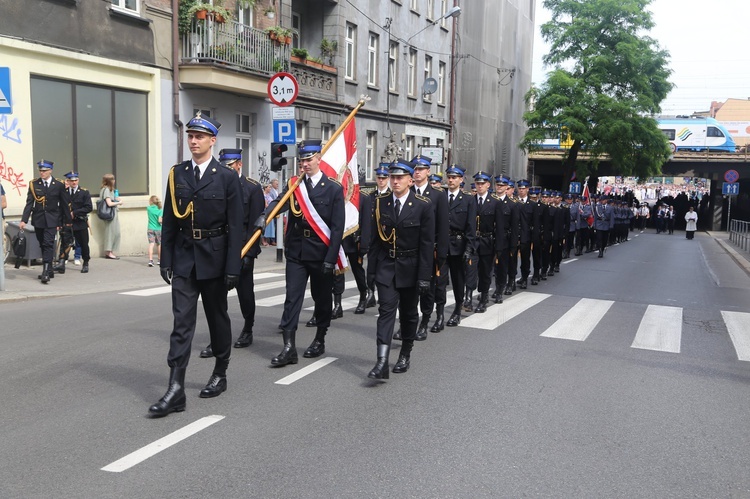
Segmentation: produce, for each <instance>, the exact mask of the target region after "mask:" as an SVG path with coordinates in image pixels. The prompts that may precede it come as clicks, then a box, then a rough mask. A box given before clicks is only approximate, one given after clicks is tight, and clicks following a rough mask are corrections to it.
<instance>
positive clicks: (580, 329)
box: [541, 298, 615, 341]
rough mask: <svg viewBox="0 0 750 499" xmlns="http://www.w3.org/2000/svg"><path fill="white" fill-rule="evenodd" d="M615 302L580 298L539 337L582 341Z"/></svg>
mask: <svg viewBox="0 0 750 499" xmlns="http://www.w3.org/2000/svg"><path fill="white" fill-rule="evenodd" d="M614 303H615V302H613V301H610V300H594V299H591V298H582V299H581V300H579V301H578V303H576V304H575V305H574V306H573V307H572V308H571V309H570V310H568V311H567V312H565V314H564V315H563V316H562V317H560V318H559V319H558V320H557V322H555V323H554V324H552V325H551V326H550V327H549V328H547V330H546V331H544V332H543V333H542V334H541V336H544V337H547V338H559V339H564V340H575V341H584V340H586V338H588V337H589V335H590V334H591V332H592V331H593V330H594V328H595V327H596V325H597V324H599V321H600V320H602V318H603V317H604V314H606V313H607V311H608V310H609V309H610V307H611V306H612V305H613V304H614Z"/></svg>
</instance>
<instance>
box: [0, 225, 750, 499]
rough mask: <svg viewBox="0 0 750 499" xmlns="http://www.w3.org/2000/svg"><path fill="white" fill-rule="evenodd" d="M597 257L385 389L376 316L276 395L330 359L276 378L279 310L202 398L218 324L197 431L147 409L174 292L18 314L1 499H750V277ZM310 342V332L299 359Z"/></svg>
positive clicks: (705, 243) (669, 261)
mask: <svg viewBox="0 0 750 499" xmlns="http://www.w3.org/2000/svg"><path fill="white" fill-rule="evenodd" d="M595 255H596V254H595V253H592V254H588V255H584V256H582V257H580V258H578V259H571V260H567V261H566V262H565V264H564V265H563V268H562V272H561V273H560V274H557V275H556V276H555V277H552V278H549V279H548V280H547V281H544V282H542V283H541V284H540V285H539V286H529V290H527V291H526V292H523V293H521V292H519V293H516V294H515V295H514V296H513V297H512V298H511V299H508V300H506V302H505V303H503V304H501V305H494V306H493V307H492V308H490V310H488V312H487V313H485V314H483V315H482V316H481V317H476V318H466V319H465V320H464V324H462V325H461V326H460V327H457V328H446V330H445V331H444V332H442V333H440V334H430V337H429V339H428V341H426V342H422V343H417V344H416V346H415V350H414V352H413V354H412V366H411V369H410V370H409V372H408V373H405V374H391V378H390V380H388V381H386V382H374V381H372V380H369V379H367V377H366V375H367V372H368V371H369V370H370V369H371V368H372V366H373V365H374V363H375V360H376V359H375V357H376V348H375V314H376V311H375V309H368V310H367V313H366V314H365V315H363V316H362V315H353V314H352V310H351V309H350V310H348V311H346V312H345V315H344V318H343V319H338V320H336V321H334V326H333V327H332V328H331V330H330V331H329V335H328V340H327V352H326V355H325V356H324V357H323V358H335V359H336V360H333V361H330V363H328V364H327V365H325V366H323V367H321V368H320V369H318V370H316V371H314V372H312V373H310V374H308V375H306V376H303V377H301V378H300V379H298V380H296V381H294V382H292V383H291V384H288V385H281V384H277V382H278V381H279V380H281V379H282V378H284V377H286V376H288V375H290V374H293V373H295V372H297V371H299V370H300V369H302V368H305V367H307V366H310V365H312V364H313V363H314V362H316V361H318V360H320V359H302V357H301V356H300V363H299V364H298V365H296V366H286V367H284V368H278V369H275V368H271V367H269V366H270V363H269V361H270V359H271V357H273V356H274V355H276V354H277V353H278V352H279V350H280V348H281V338H280V335H279V334H277V332H276V325H277V324H278V321H279V317H280V316H281V307H280V306H278V305H272V306H260V307H259V308H258V313H257V319H256V327H255V343H254V344H253V345H252V346H251V347H250V348H247V349H244V350H235V351H234V352H233V355H232V361H231V363H230V367H229V373H228V375H229V378H228V380H229V390H228V391H227V392H226V393H224V394H222V395H221V396H220V397H218V398H215V399H200V398H199V397H198V392H199V391H200V389H201V388H202V387H203V385H204V384H205V382H206V381H207V380H208V377H209V376H210V374H211V369H212V367H213V361H212V360H205V359H199V358H198V352H199V351H200V349H201V348H202V347H204V346H205V343H206V342H207V338H208V334H207V332H206V331H207V329H206V326H205V320H204V319H203V318H202V317H200V314H199V327H198V332H197V333H196V340H195V341H194V343H193V351H194V353H195V355H194V357H193V359H191V364H190V366H189V367H188V372H187V378H186V384H187V391H188V405H187V410H186V411H185V412H182V413H178V414H172V415H170V416H168V417H166V418H163V419H149V418H148V417H147V408H148V406H149V405H150V404H151V403H153V402H155V401H156V400H158V399H159V397H161V395H163V393H164V390H165V388H166V383H167V378H168V368H167V366H166V353H167V349H168V343H169V331H170V328H171V311H170V303H171V302H170V296H169V294H168V293H161V294H155V295H153V296H134V295H125V294H119V293H117V292H112V293H105V294H96V295H85V296H73V297H60V298H48V299H40V300H32V301H27V302H16V303H2V304H0V320H1V322H0V324H1V325H0V344H2V345H3V348H2V349H1V350H0V374H1V375H2V379H3V382H2V385H1V386H2V388H0V393H2V400H3V403H2V406H1V407H0V416H1V419H2V422H3V424H2V433H3V436H2V445H1V446H0V459H1V460H2V463H3V466H2V467H1V468H0V497H92V498H107V497H117V498H121V497H208V496H212V497H228V498H229V497H232V498H234V497H237V498H239V497H263V498H266V497H393V496H398V497H430V498H435V497H441V498H442V497H445V498H453V497H527V496H538V497H627V498H633V497H649V498H650V497H688V496H690V497H750V474H748V473H747V470H748V469H750V453H748V452H747V446H748V442H750V428H749V425H748V416H747V409H748V400H749V399H750V362H748V361H744V360H738V355H740V353H739V352H741V351H742V350H741V349H742V348H743V347H742V345H741V344H739V343H737V340H733V339H732V337H731V336H730V334H729V326H728V320H729V319H727V317H729V316H732V314H726V313H727V312H730V313H745V312H748V311H750V292H749V290H750V277H748V275H747V274H746V273H745V272H744V271H743V270H741V269H740V267H739V266H737V265H736V263H735V262H734V261H733V260H732V259H731V258H730V257H729V255H728V254H727V253H725V252H724V250H723V249H722V248H721V247H720V246H719V245H718V244H717V243H716V241H715V240H713V239H712V238H709V237H706V236H703V235H701V234H700V233H699V234H697V235H696V239H695V240H694V241H687V240H686V239H685V238H684V233H676V234H675V235H672V236H668V235H656V234H652V233H651V234H641V235H640V236H639V237H634V238H633V240H632V241H629V242H628V243H625V244H621V245H619V246H616V247H613V248H611V249H609V250H608V252H607V255H606V257H605V258H604V259H597V258H596V256H595ZM274 283H275V284H274ZM260 284H268V285H267V286H264V290H263V291H261V292H260V293H258V299H264V298H268V300H267V303H270V302H273V300H272V299H271V298H272V297H274V296H278V295H280V293H283V279H282V277H281V276H280V275H277V276H272V275H267V276H265V278H264V279H262V280H259V281H258V285H260ZM347 284H348V286H349V285H351V283H347ZM155 287H159V283H158V281H157V280H155V281H154V282H153V283H148V285H145V286H144V288H155ZM355 294H356V291H355V290H353V289H351V288H349V289H348V290H347V293H346V295H345V297H353V296H355ZM532 302H533V304H532V305H529V303H532ZM230 304H231V305H230V313H231V316H232V319H233V324H235V337H236V336H237V335H238V334H239V329H240V327H241V326H239V324H240V313H239V306H238V305H237V302H236V299H234V298H231V299H230ZM305 305H306V306H311V305H312V301H311V300H309V299H308V300H306V302H305ZM449 308H450V307H449ZM310 313H311V312H310V311H303V313H302V317H301V318H302V320H307V319H308V318H309V315H310ZM474 315H479V314H474ZM592 316H596V317H597V318H596V319H591V317H592ZM732 317H735V319H736V320H738V321H739V323H740V324H742V323H743V322H742V321H744V320H745V317H747V316H742V315H733V316H732ZM644 324H645V326H644ZM744 324H748V323H747V322H744ZM569 334H570V335H573V336H576V335H577V338H576V340H571V339H566V335H569ZM313 335H314V331H313V330H312V329H309V328H305V327H304V326H303V325H301V327H300V330H299V333H298V347H299V348H300V350H303V349H304V348H305V347H306V346H307V344H308V343H309V342H310V341H311V340H312V338H313ZM581 336H585V337H583V338H581ZM675 338H676V340H675ZM675 341H676V343H675ZM675 345H676V347H677V350H676V351H675ZM300 354H301V351H300ZM396 355H397V353H396V352H394V353H392V354H391V361H392V362H395V358H396ZM323 358H321V359H323ZM329 360H330V359H329ZM212 415H215V416H219V417H221V418H215V419H214V420H209V421H207V423H206V424H207V426H206V427H205V428H204V429H201V430H200V431H197V432H196V433H194V434H192V435H190V436H187V437H186V438H184V439H183V440H181V441H179V442H177V443H174V444H173V445H167V444H163V445H162V446H161V449H160V450H161V451H160V452H157V453H155V454H154V455H152V456H151V457H148V458H146V459H143V460H141V461H140V462H137V463H136V464H132V466H130V467H128V468H127V469H124V470H123V471H120V472H113V471H105V470H103V469H102V468H105V467H107V466H110V465H112V464H113V463H116V462H118V460H120V459H121V458H123V457H125V456H128V455H130V454H131V453H134V452H139V450H140V449H142V448H144V447H146V446H148V445H149V444H152V443H153V442H156V441H158V440H159V439H162V438H164V437H166V436H167V435H170V434H172V433H173V432H176V431H180V430H183V429H185V428H186V427H188V428H191V427H189V426H188V425H191V424H192V423H196V422H199V421H200V422H204V421H206V420H204V419H203V418H206V417H209V416H212ZM208 423H213V424H208ZM157 445H159V444H157Z"/></svg>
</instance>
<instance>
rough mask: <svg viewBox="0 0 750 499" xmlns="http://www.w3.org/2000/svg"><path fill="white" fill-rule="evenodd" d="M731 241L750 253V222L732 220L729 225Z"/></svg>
mask: <svg viewBox="0 0 750 499" xmlns="http://www.w3.org/2000/svg"><path fill="white" fill-rule="evenodd" d="M729 240H730V241H732V242H733V243H734V244H735V245H736V246H737V247H738V248H740V249H742V250H743V251H750V222H744V221H742V220H731V221H730V223H729Z"/></svg>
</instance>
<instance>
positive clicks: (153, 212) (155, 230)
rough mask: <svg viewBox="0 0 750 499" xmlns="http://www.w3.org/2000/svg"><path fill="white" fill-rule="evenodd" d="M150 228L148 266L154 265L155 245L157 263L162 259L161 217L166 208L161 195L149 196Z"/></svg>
mask: <svg viewBox="0 0 750 499" xmlns="http://www.w3.org/2000/svg"><path fill="white" fill-rule="evenodd" d="M146 212H147V213H148V230H147V231H146V236H147V237H148V266H149V267H153V266H154V246H157V248H156V259H157V261H156V263H159V262H160V261H161V217H162V215H163V214H164V209H163V208H162V205H161V200H159V196H151V197H150V198H148V208H146Z"/></svg>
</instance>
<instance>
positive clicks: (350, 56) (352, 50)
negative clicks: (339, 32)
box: [344, 23, 357, 80]
mask: <svg viewBox="0 0 750 499" xmlns="http://www.w3.org/2000/svg"><path fill="white" fill-rule="evenodd" d="M356 43H357V27H356V26H354V25H353V24H349V23H347V24H346V66H345V68H346V72H345V74H344V76H345V78H346V79H348V80H353V79H354V68H355V65H356V61H355V56H356V54H357V45H356Z"/></svg>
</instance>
